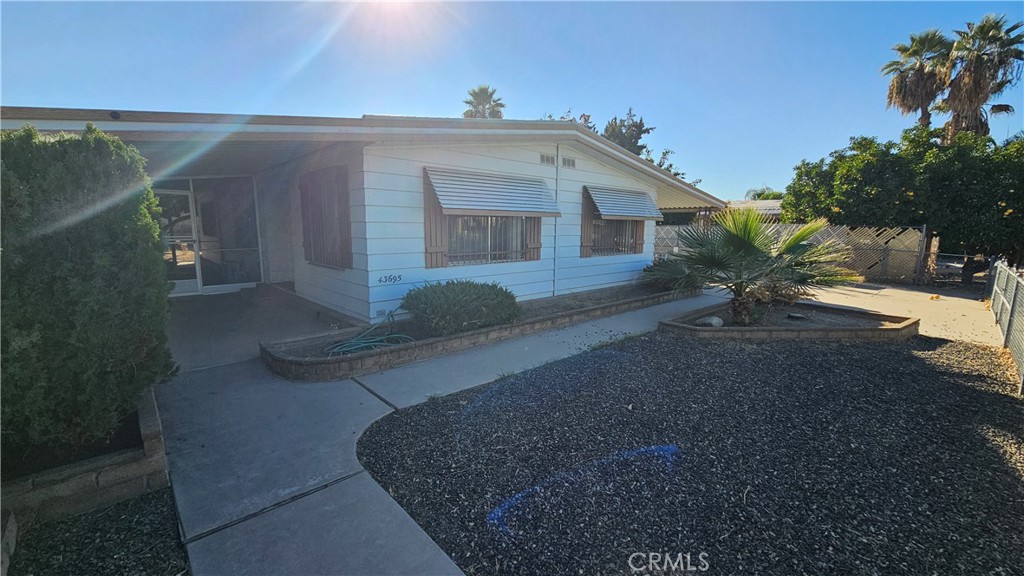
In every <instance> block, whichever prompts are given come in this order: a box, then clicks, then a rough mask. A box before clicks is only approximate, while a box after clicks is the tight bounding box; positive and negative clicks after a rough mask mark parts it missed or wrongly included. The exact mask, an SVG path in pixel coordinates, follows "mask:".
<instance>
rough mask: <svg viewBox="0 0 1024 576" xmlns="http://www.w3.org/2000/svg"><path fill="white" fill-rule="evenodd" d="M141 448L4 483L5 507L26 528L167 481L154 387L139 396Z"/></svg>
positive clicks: (142, 490) (98, 457)
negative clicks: (36, 522)
mask: <svg viewBox="0 0 1024 576" xmlns="http://www.w3.org/2000/svg"><path fill="white" fill-rule="evenodd" d="M138 406H139V428H140V432H141V435H142V444H143V447H142V448H133V449H128V450H121V451H118V452H114V453H113V454H104V455H103V456H97V457H95V458H90V459H88V460H82V461H81V462H75V463H72V464H68V465H66V466H60V467H58V468H52V469H50V470H44V471H42V472H38V473H36V474H31V475H29V476H25V477H24V478H18V479H17V480H12V481H10V482H5V483H4V484H3V486H2V487H0V491H2V492H3V497H2V498H3V508H4V509H5V510H11V511H12V512H14V513H15V514H16V515H17V518H18V521H19V523H20V524H21V525H22V526H25V525H27V524H30V523H32V522H34V521H45V520H51V519H54V518H61V517H65V516H72V515H75V514H80V513H83V512H88V511H90V510H94V509H96V508H100V507H102V506H107V505H110V504H113V503H115V502H119V501H121V500H126V499H128V498H134V497H135V496H140V495H142V494H145V493H146V492H149V491H151V490H156V489H158V488H163V487H165V486H167V485H168V478H167V462H166V459H165V457H164V439H163V433H162V432H161V430H160V415H159V413H158V412H157V407H156V399H155V398H154V396H153V388H152V387H149V388H147V389H146V390H145V391H143V393H142V396H141V397H140V399H139V405H138Z"/></svg>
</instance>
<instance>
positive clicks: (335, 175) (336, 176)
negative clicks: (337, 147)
mask: <svg viewBox="0 0 1024 576" xmlns="http://www.w3.org/2000/svg"><path fill="white" fill-rule="evenodd" d="M325 172H326V174H325V176H326V177H327V179H328V188H327V190H328V194H330V193H332V192H333V193H335V194H337V202H338V235H339V238H338V250H339V251H338V253H337V256H338V265H339V266H340V267H342V268H347V269H351V268H352V200H351V195H350V194H349V190H348V168H346V167H344V166H333V167H331V168H326V169H325Z"/></svg>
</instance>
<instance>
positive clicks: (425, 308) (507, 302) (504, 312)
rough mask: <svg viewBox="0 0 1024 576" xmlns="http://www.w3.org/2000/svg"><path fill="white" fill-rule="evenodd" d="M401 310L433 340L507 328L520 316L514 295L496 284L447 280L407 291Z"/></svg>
mask: <svg viewBox="0 0 1024 576" xmlns="http://www.w3.org/2000/svg"><path fill="white" fill-rule="evenodd" d="M402 308H404V309H405V310H406V311H408V312H409V313H410V314H412V317H413V320H414V321H415V322H416V323H417V324H419V326H420V327H421V328H422V329H423V330H425V331H426V332H427V333H429V334H431V335H433V336H447V335H449V334H457V333H459V332H465V331H466V330H473V329H476V328H483V327H484V326H494V325H495V324H508V323H510V322H514V321H515V320H516V319H517V318H519V314H520V312H521V310H520V308H519V304H518V303H517V302H516V297H515V294H513V293H512V292H511V291H509V290H508V289H507V288H502V287H501V286H500V285H498V284H497V283H493V284H484V283H481V282H474V281H472V280H449V281H447V282H445V283H443V284H427V285H425V286H421V287H419V288H414V289H412V290H410V291H409V292H408V293H407V294H406V295H405V298H404V299H403V300H402Z"/></svg>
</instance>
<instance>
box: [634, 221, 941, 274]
mask: <svg viewBox="0 0 1024 576" xmlns="http://www.w3.org/2000/svg"><path fill="white" fill-rule="evenodd" d="M684 228H687V226H658V227H657V228H655V239H654V252H655V255H656V257H662V258H663V257H666V256H667V255H669V254H678V253H680V252H681V251H682V246H681V243H680V242H679V238H678V232H679V230H680V229H684ZM798 228H800V225H799V224H778V225H777V230H778V231H779V234H783V233H785V232H789V231H794V230H797V229H798ZM826 240H832V241H835V242H838V243H839V244H842V245H844V246H849V247H850V249H851V251H852V255H851V258H850V261H849V262H848V263H847V266H848V267H849V268H851V269H853V270H856V271H857V272H858V273H859V274H861V275H862V276H864V277H865V278H866V279H868V280H875V281H889V282H912V281H914V280H915V278H917V277H918V275H919V272H921V270H922V266H923V264H922V263H921V258H922V254H923V245H924V242H925V238H924V233H923V232H922V231H921V230H920V229H918V228H908V227H893V228H887V227H871V226H858V227H850V226H827V227H825V228H824V229H823V230H821V232H818V233H817V234H815V235H814V237H813V238H812V239H811V241H812V242H824V241H826Z"/></svg>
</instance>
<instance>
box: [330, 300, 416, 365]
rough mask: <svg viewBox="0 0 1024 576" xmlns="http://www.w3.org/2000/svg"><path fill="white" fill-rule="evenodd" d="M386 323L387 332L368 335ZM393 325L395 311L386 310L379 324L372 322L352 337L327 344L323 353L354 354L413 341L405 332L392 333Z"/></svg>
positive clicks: (332, 354)
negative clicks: (386, 313)
mask: <svg viewBox="0 0 1024 576" xmlns="http://www.w3.org/2000/svg"><path fill="white" fill-rule="evenodd" d="M384 325H387V327H388V333H387V334H385V335H383V336H370V334H371V333H373V331H374V330H376V329H377V328H380V327H381V326H384ZM394 325H395V312H394V311H391V312H388V316H387V319H386V320H385V321H384V322H381V323H380V324H374V325H373V326H370V327H369V328H367V329H366V330H363V331H362V332H360V333H359V334H357V335H356V336H355V337H353V338H349V339H347V340H342V341H341V342H335V343H333V344H328V345H327V346H325V347H324V353H325V354H327V355H328V356H334V355H338V354H342V355H344V354H355V353H356V352H364V351H366V350H376V349H378V348H387V347H389V346H396V345H398V344H407V343H409V342H414V341H415V340H416V339H415V338H413V337H412V336H406V335H405V334H393V333H392V332H393V330H394Z"/></svg>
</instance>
